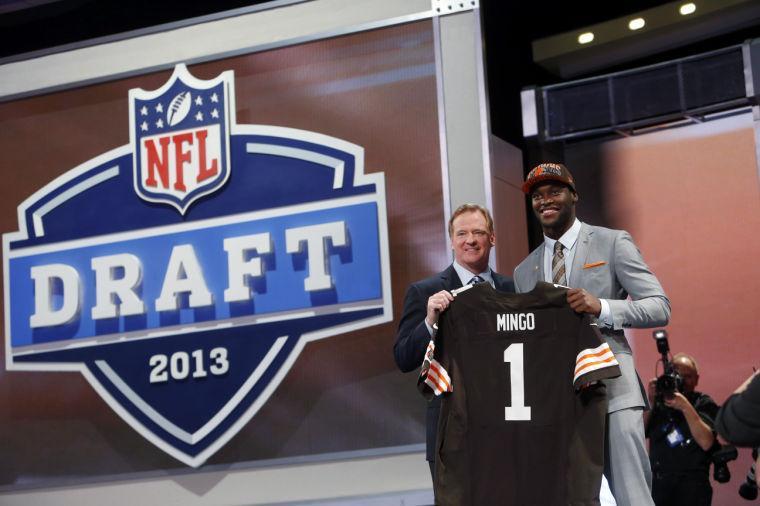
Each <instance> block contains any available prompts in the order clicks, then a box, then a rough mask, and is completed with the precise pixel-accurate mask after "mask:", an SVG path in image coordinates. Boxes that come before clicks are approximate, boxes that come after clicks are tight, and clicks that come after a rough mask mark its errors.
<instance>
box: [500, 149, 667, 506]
mask: <svg viewBox="0 0 760 506" xmlns="http://www.w3.org/2000/svg"><path fill="white" fill-rule="evenodd" d="M522 189H523V192H525V193H526V194H528V195H529V197H530V199H531V203H532V206H533V212H534V214H535V215H536V217H537V218H538V221H539V222H540V223H541V228H542V229H543V233H544V242H543V243H542V244H541V245H540V246H539V247H538V248H536V249H535V250H534V251H533V252H531V253H530V255H528V257H527V258H526V259H525V260H523V261H522V262H521V263H520V265H518V266H517V268H516V269H515V273H514V274H515V275H514V283H515V290H516V291H517V292H518V293H520V292H527V291H530V290H532V289H533V287H534V285H535V284H536V282H537V281H539V280H541V281H549V282H555V283H560V284H564V285H567V286H569V287H570V288H571V289H570V290H568V292H567V300H568V303H569V304H570V307H572V308H573V309H574V310H575V311H577V312H579V313H589V314H591V315H593V316H594V317H595V318H596V321H597V323H598V325H599V330H600V332H601V333H602V335H603V336H604V338H605V340H606V341H607V343H608V344H609V346H610V348H611V349H612V351H613V353H614V354H615V358H616V359H617V361H618V362H619V363H620V370H621V372H622V376H621V377H619V378H616V379H613V380H605V383H606V385H607V396H608V400H609V405H608V409H607V439H606V445H605V446H606V448H605V450H606V455H605V457H606V458H605V469H604V474H605V476H606V477H607V481H608V482H609V484H610V489H611V490H612V494H613V496H614V497H615V500H616V502H617V504H618V506H641V505H651V504H653V502H652V495H651V489H652V471H651V468H650V465H649V458H648V457H647V451H646V446H645V443H644V424H643V421H642V413H643V410H644V409H648V404H647V402H646V396H645V395H644V392H643V387H642V385H641V381H640V380H639V377H638V375H637V374H636V369H635V367H634V363H633V356H632V352H631V347H630V345H629V344H628V341H627V340H626V338H625V334H624V332H623V329H625V328H629V327H633V328H646V327H661V326H664V325H666V324H667V323H668V319H669V318H670V301H669V300H668V298H667V296H666V295H665V292H664V291H663V289H662V286H661V285H660V283H659V281H657V278H656V277H655V276H654V274H652V272H651V271H650V270H649V267H647V265H646V264H645V263H644V259H643V258H642V256H641V253H640V252H639V250H638V248H637V247H636V245H635V244H634V243H633V239H631V236H630V234H628V232H625V231H623V230H612V229H609V228H603V227H595V226H591V225H587V224H585V223H581V222H580V221H579V220H578V219H577V218H576V217H575V204H576V202H578V193H577V191H576V189H575V182H574V180H573V177H572V175H571V174H570V171H569V170H568V169H567V167H565V166H564V165H562V164H556V163H542V164H541V165H538V166H537V167H535V168H533V170H531V171H530V173H529V174H528V176H527V177H526V179H525V184H524V185H523V188H522ZM629 296H630V299H629Z"/></svg>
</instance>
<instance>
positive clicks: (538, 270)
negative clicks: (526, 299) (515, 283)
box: [526, 243, 546, 286]
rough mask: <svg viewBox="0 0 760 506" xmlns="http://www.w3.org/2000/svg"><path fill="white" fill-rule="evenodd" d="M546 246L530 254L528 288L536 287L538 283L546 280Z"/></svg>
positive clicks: (542, 245)
mask: <svg viewBox="0 0 760 506" xmlns="http://www.w3.org/2000/svg"><path fill="white" fill-rule="evenodd" d="M545 247H546V245H545V244H544V243H541V245H540V246H539V247H538V248H536V249H534V250H533V253H531V254H530V256H531V262H530V272H528V277H529V279H528V283H527V284H526V286H536V283H538V282H539V281H543V280H544V248H545Z"/></svg>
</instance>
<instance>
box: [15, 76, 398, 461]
mask: <svg viewBox="0 0 760 506" xmlns="http://www.w3.org/2000/svg"><path fill="white" fill-rule="evenodd" d="M129 111H130V117H129V128H130V138H131V143H130V144H129V145H126V146H122V147H119V148H116V149H113V150H111V151H109V152H107V153H103V154H101V155H100V156H97V157H96V158H93V159H91V160H89V161H87V162H85V163H83V164H82V165H80V166H78V167H75V168H73V169H71V170H69V171H68V172H66V173H65V174H63V175H62V176H60V177H59V178H57V179H55V180H54V181H52V182H51V183H49V184H48V185H46V186H45V187H43V188H42V189H40V190H39V191H37V192H36V193H35V194H34V195H32V196H31V197H29V198H28V199H27V200H26V201H24V202H23V203H22V204H21V205H20V206H19V207H18V225H19V230H18V232H13V233H8V234H4V235H3V269H4V283H5V286H4V290H5V291H4V294H5V346H6V348H5V349H6V368H7V369H8V370H33V371H79V372H81V373H82V374H83V375H84V376H85V378H87V380H88V381H89V383H90V384H91V385H92V386H93V388H95V390H96V391H97V392H98V393H99V394H100V395H101V396H102V397H103V399H105V401H106V402H107V403H108V404H109V405H110V406H111V408H113V409H114V410H115V411H116V412H117V413H118V414H119V415H120V416H121V417H122V418H123V419H124V420H125V421H126V422H127V423H128V424H130V425H131V426H132V427H133V428H134V429H135V430H137V431H138V432H139V433H140V434H142V435H143V436H144V437H146V438H147V439H148V440H149V441H151V442H152V443H153V444H155V445H156V446H158V447H159V448H161V449H162V450H164V451H165V452H167V453H169V454H170V455H172V456H173V457H175V458H177V459H179V460H180V461H182V462H184V463H186V464H188V465H190V466H199V465H201V464H203V462H205V461H206V460H207V459H208V458H209V457H210V456H211V455H213V454H214V452H216V451H217V450H219V448H221V447H222V446H223V445H224V444H225V443H226V442H227V441H229V440H230V438H232V437H233V436H234V435H235V434H236V433H237V432H238V431H239V430H240V429H241V428H242V427H243V426H244V425H245V424H246V422H248V421H249V420H250V419H251V417H253V416H254V415H255V414H256V412H257V411H258V410H259V409H260V408H261V406H262V405H263V404H264V403H265V402H266V401H267V399H268V398H269V396H270V395H271V394H272V393H273V392H274V390H275V389H276V388H277V386H278V384H279V383H280V382H281V381H282V379H283V378H284V376H285V375H286V374H287V372H288V371H289V369H290V368H291V366H293V364H294V362H295V361H296V358H297V357H298V355H299V353H300V352H301V351H302V350H303V348H304V346H305V344H306V343H308V342H309V341H311V340H315V339H321V338H326V337H330V336H333V335H336V334H339V333H344V332H349V331H352V330H356V329H360V328H363V327H368V326H372V325H377V324H380V323H384V322H387V321H390V320H391V319H392V314H391V299H390V273H389V255H388V232H387V220H386V210H385V187H384V178H383V175H382V173H374V174H365V173H364V159H363V149H362V148H361V147H359V146H357V145H354V144H351V143H349V142H346V141H343V140H340V139H336V138H334V137H329V136H326V135H321V134H319V133H315V132H308V131H303V130H296V129H290V128H283V127H274V126H266V125H238V124H236V122H235V103H234V81H233V73H232V72H229V71H228V72H224V73H222V74H221V75H220V76H218V77H217V78H215V79H212V80H209V81H204V80H200V79H197V78H195V77H193V76H192V75H191V74H190V73H189V72H188V70H187V69H186V67H185V66H184V65H178V66H177V67H175V69H174V73H173V74H172V76H171V77H170V79H169V80H168V81H167V82H166V83H165V84H164V85H163V86H162V87H160V88H159V89H157V90H154V91H145V90H141V89H134V90H131V91H130V93H129Z"/></svg>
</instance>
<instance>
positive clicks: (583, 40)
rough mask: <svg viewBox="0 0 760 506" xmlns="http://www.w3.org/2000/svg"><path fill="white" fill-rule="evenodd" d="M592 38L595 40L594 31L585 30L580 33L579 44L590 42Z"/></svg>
mask: <svg viewBox="0 0 760 506" xmlns="http://www.w3.org/2000/svg"><path fill="white" fill-rule="evenodd" d="M592 40H594V34H593V33H592V32H584V33H582V34H580V35H578V43H579V44H588V43H589V42H591V41H592Z"/></svg>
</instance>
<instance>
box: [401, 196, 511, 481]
mask: <svg viewBox="0 0 760 506" xmlns="http://www.w3.org/2000/svg"><path fill="white" fill-rule="evenodd" d="M449 237H450V238H451V249H452V250H454V262H453V263H452V264H451V265H450V266H449V267H447V268H446V269H445V270H443V271H442V272H439V273H438V274H436V275H435V276H432V277H429V278H426V279H423V280H422V281H418V282H416V283H413V284H412V285H411V286H410V287H409V288H408V289H407V291H406V297H405V298H404V312H403V314H402V315H401V321H400V322H399V326H398V333H397V335H396V344H395V345H394V346H393V354H394V356H395V358H396V364H398V367H399V369H401V370H402V371H403V372H410V371H414V370H415V369H417V368H418V367H419V366H420V365H422V360H423V358H424V354H425V349H426V348H427V345H428V342H430V336H431V335H433V332H434V326H435V324H436V323H437V322H438V316H439V315H440V313H441V312H442V311H445V310H446V308H447V307H448V306H449V303H450V302H451V301H452V300H453V296H452V295H451V291H452V290H454V289H456V288H460V287H462V286H463V285H465V284H472V283H482V282H487V283H490V284H491V286H493V287H494V288H495V289H496V290H499V291H501V292H514V291H515V290H514V285H513V284H512V280H511V279H510V278H508V277H506V276H502V275H500V274H498V273H496V272H494V271H492V270H491V269H490V268H489V267H488V256H489V254H490V252H491V248H492V247H493V245H494V243H495V237H494V231H493V219H492V218H491V214H490V213H489V212H488V210H487V209H486V208H485V207H482V206H479V205H476V204H464V205H461V206H459V207H458V208H457V209H456V210H455V211H454V212H453V213H452V215H451V218H450V219H449ZM440 407H441V400H440V397H436V398H435V399H433V400H432V401H431V402H430V404H429V405H428V408H427V414H426V417H425V425H426V432H427V437H426V443H427V444H426V458H427V461H428V464H429V465H430V473H431V474H432V473H433V470H434V464H435V440H436V435H437V432H438V414H439V412H440Z"/></svg>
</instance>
